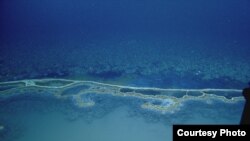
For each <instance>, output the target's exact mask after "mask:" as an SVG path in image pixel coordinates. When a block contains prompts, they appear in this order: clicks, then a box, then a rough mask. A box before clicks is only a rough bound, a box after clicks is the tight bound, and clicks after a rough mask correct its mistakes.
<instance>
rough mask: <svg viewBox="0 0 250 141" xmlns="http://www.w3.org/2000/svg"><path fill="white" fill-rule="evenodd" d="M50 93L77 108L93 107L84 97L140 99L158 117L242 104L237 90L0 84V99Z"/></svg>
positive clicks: (53, 82)
mask: <svg viewBox="0 0 250 141" xmlns="http://www.w3.org/2000/svg"><path fill="white" fill-rule="evenodd" d="M25 92H29V93H34V94H37V93H41V94H42V93H49V94H51V95H52V96H55V97H56V98H58V99H67V98H71V99H72V101H73V102H74V104H75V105H76V106H77V107H79V108H84V107H91V106H94V105H95V100H94V99H93V98H91V97H87V96H86V95H91V94H95V95H112V96H116V97H132V98H137V99H143V100H144V101H145V102H144V103H143V104H141V108H143V109H148V110H153V111H158V112H161V113H166V112H173V111H175V110H176V109H178V107H179V106H180V105H181V104H182V103H183V102H185V101H188V100H199V101H205V102H206V101H209V100H211V99H215V100H220V101H222V102H225V103H235V102H237V101H243V100H244V99H243V97H242V96H241V92H242V90H239V89H212V88H207V89H163V88H153V87H152V88H151V87H131V86H122V85H113V84H106V83H99V82H95V81H80V80H68V79H31V80H19V81H9V82H1V83H0V98H1V97H8V96H13V95H18V94H20V93H25Z"/></svg>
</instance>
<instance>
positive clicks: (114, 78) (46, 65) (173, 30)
mask: <svg viewBox="0 0 250 141" xmlns="http://www.w3.org/2000/svg"><path fill="white" fill-rule="evenodd" d="M249 6H250V1H249V0H209V1H201V0H154V1H152V0H1V1H0V82H5V81H12V80H23V79H42V78H65V79H74V80H94V81H98V82H107V83H112V84H122V85H129V86H135V87H137V86H147V87H160V88H191V89H193V88H194V89H199V88H226V89H242V88H243V87H246V84H247V82H248V81H249V80H250V73H249V72H250V63H249V60H250V55H249V53H250V40H249V37H250V16H249V15H250V9H249ZM55 83H56V82H55ZM66 83H67V82H66ZM55 85H56V84H55ZM58 85H59V84H58ZM40 86H46V83H45V84H43V83H41V85H40ZM59 86H60V85H59ZM12 87H15V86H11V85H8V84H7V85H6V86H5V84H2V83H1V88H2V89H1V92H0V140H1V138H2V139H4V140H20V141H22V140H25V141H28V140H37V141H38V140H41V141H42V140H74V141H78V140H82V139H86V140H89V141H98V140H109V141H112V140H114V141H115V140H136V141H140V140H143V141H146V140H166V139H167V140H171V132H172V131H171V125H172V124H174V123H203V124H238V122H239V119H240V115H241V112H242V108H243V104H244V101H239V102H236V103H226V102H223V101H216V100H206V99H204V101H202V102H201V101H188V102H186V103H184V104H183V105H182V107H179V110H178V112H177V113H164V114H162V113H157V111H152V110H151V111H150V110H149V111H148V110H143V109H141V108H140V106H141V105H140V104H142V103H144V102H145V101H140V100H138V99H136V98H131V99H129V98H125V99H123V98H118V99H116V98H114V97H112V96H110V97H105V96H104V98H103V97H102V96H100V97H98V98H97V99H95V102H96V103H95V104H96V105H95V106H94V107H92V108H83V109H81V108H80V109H79V108H76V107H74V106H72V101H68V99H64V100H65V101H60V100H59V101H58V99H57V100H55V99H53V98H51V97H50V96H47V95H46V94H45V95H43V96H41V97H39V96H38V97H36V96H35V97H34V95H32V94H31V93H29V91H28V92H27V93H26V92H23V91H20V92H19V91H18V90H19V89H17V90H16V93H12V94H13V95H14V96H13V97H12V98H11V99H8V98H7V99H3V98H2V97H8V96H6V95H5V90H9V89H12ZM88 88H89V87H88V86H86V87H82V86H79V87H76V88H73V89H67V91H64V94H63V95H64V96H68V97H71V96H72V97H74V95H75V93H80V92H81V91H83V90H85V89H88ZM34 90H36V88H34ZM58 91H59V90H55V91H54V93H56V92H58ZM120 91H121V92H124V93H130V92H134V90H131V89H121V90H120ZM137 91H140V93H141V94H143V95H147V96H150V95H152V96H154V95H158V94H159V92H158V91H143V90H140V89H139V90H137ZM19 93H20V96H18V95H19ZM54 93H53V94H54ZM23 94H24V95H23ZM29 94H31V95H32V96H29ZM178 94H180V96H179V97H177V96H176V97H177V98H181V97H183V93H176V95H178ZM26 95H27V96H26ZM48 95H50V94H48ZM190 95H192V94H190ZM193 95H194V96H196V93H194V94H193ZM16 96H17V97H16ZM93 97H95V96H93ZM226 97H227V96H226ZM91 98H92V97H90V98H88V100H89V99H90V100H91ZM227 98H228V97H227ZM73 103H74V101H73ZM151 104H155V105H156V106H157V105H158V106H159V104H166V103H164V102H159V101H152V102H151ZM133 106H134V107H133ZM218 107H221V108H218ZM189 109H192V111H190V110H189ZM200 111H203V112H200ZM45 125H48V126H45ZM165 133H167V134H165ZM96 135H98V136H96ZM145 135H146V136H145ZM41 137H43V138H41Z"/></svg>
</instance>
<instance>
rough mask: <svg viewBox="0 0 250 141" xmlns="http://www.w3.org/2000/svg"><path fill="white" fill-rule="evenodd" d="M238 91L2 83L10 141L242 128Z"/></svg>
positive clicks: (148, 137)
mask: <svg viewBox="0 0 250 141" xmlns="http://www.w3.org/2000/svg"><path fill="white" fill-rule="evenodd" d="M241 92H242V91H241V90H238V89H210V88H207V89H161V88H150V87H130V86H120V85H111V84H105V83H98V82H94V81H78V80H66V79H34V80H20V81H11V82H2V83H0V138H1V140H4V141H12V140H15V141H29V140H30V141H32V140H36V141H44V140H47V141H50V140H51V141H52V140H61V141H68V140H73V141H80V140H88V141H98V140H102V141H105V140H107V141H117V140H120V141H123V140H124V141H125V140H126V141H127V140H131V141H133V140H134V141H140V140H141V141H153V140H158V141H161V140H162V141H163V140H164V141H165V140H171V139H172V135H171V134H172V125H173V124H239V121H240V117H241V113H242V110H243V105H244V98H243V97H242V95H241Z"/></svg>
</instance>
